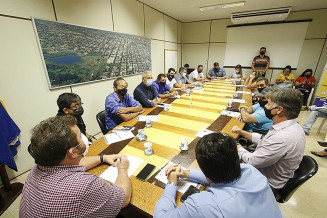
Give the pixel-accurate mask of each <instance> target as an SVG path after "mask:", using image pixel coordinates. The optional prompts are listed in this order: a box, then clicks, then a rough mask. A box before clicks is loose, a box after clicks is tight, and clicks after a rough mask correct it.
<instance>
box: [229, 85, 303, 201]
mask: <svg viewBox="0 0 327 218" xmlns="http://www.w3.org/2000/svg"><path fill="white" fill-rule="evenodd" d="M266 98H267V99H268V103H267V104H266V105H265V107H264V110H265V114H266V117H267V118H269V119H272V120H273V122H274V124H273V125H272V126H271V127H270V129H269V131H268V133H267V134H266V135H265V136H263V135H261V134H259V133H250V132H247V131H244V130H241V129H240V128H239V127H237V126H234V127H233V129H232V132H233V133H236V134H238V135H241V136H243V137H245V138H246V139H248V140H250V141H252V142H253V143H255V144H257V147H256V150H255V151H254V152H253V153H250V152H248V151H247V150H245V149H244V148H242V146H240V145H238V146H237V147H238V155H239V157H240V159H241V160H242V161H243V162H245V163H248V164H251V165H253V166H254V167H256V168H257V169H258V170H259V171H260V172H261V173H262V174H263V175H264V176H266V177H267V179H268V182H269V184H270V187H271V188H272V190H273V191H274V193H275V194H276V196H277V195H278V191H279V189H282V188H283V187H284V185H285V184H286V182H287V181H288V180H289V179H290V178H292V177H293V175H294V171H295V170H296V169H297V168H298V167H299V165H300V163H301V161H302V157H303V153H304V146H305V134H304V131H303V129H302V127H301V125H300V124H299V123H298V122H297V121H296V118H297V117H298V115H299V113H300V111H301V107H302V95H301V92H300V91H299V90H297V89H290V88H285V89H277V90H273V91H272V92H270V93H269V95H268V96H266Z"/></svg>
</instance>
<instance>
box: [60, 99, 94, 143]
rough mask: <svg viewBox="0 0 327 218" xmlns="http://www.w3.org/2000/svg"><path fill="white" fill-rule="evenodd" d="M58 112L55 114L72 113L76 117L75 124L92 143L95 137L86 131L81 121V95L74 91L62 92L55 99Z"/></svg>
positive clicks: (82, 110) (82, 111)
mask: <svg viewBox="0 0 327 218" xmlns="http://www.w3.org/2000/svg"><path fill="white" fill-rule="evenodd" d="M57 105H58V108H59V109H58V113H57V116H64V115H72V116H74V117H76V119H77V126H78V128H79V129H80V130H81V132H82V133H83V134H84V135H85V136H86V137H87V139H88V140H89V141H90V142H92V143H94V142H96V140H97V139H96V138H95V137H94V136H93V135H90V134H88V133H87V132H86V125H85V123H84V121H83V118H82V115H83V113H84V109H83V103H82V102H81V97H79V96H78V95H77V94H75V93H63V94H61V95H59V97H58V99H57Z"/></svg>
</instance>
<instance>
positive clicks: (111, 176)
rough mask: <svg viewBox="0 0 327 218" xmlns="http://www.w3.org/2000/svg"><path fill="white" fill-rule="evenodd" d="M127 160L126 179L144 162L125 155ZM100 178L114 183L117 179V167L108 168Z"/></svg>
mask: <svg viewBox="0 0 327 218" xmlns="http://www.w3.org/2000/svg"><path fill="white" fill-rule="evenodd" d="M126 156H127V159H128V160H129V168H128V170H127V174H128V177H131V175H133V173H134V172H135V171H136V170H137V169H138V168H139V167H140V166H141V164H142V163H143V162H144V160H143V159H142V158H139V157H134V156H130V155H126ZM99 177H100V178H102V179H105V180H107V181H109V182H111V183H115V182H116V179H117V177H118V170H117V167H114V166H110V167H108V169H106V170H105V171H104V172H103V173H102V174H101V175H100V176H99Z"/></svg>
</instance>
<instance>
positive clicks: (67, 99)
mask: <svg viewBox="0 0 327 218" xmlns="http://www.w3.org/2000/svg"><path fill="white" fill-rule="evenodd" d="M80 100H81V97H79V95H77V94H75V93H63V94H61V95H59V97H58V99H57V105H58V107H59V110H60V111H62V110H63V109H64V108H70V105H71V104H72V103H74V102H77V101H80Z"/></svg>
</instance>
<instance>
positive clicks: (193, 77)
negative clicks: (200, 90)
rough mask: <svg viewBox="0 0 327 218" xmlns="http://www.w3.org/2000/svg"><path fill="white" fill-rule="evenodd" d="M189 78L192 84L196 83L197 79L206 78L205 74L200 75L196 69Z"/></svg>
mask: <svg viewBox="0 0 327 218" xmlns="http://www.w3.org/2000/svg"><path fill="white" fill-rule="evenodd" d="M188 78H189V80H190V81H191V82H195V80H194V79H197V78H204V75H203V72H201V73H199V72H198V70H197V69H195V70H194V71H192V73H190V74H189V75H188Z"/></svg>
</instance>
